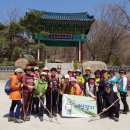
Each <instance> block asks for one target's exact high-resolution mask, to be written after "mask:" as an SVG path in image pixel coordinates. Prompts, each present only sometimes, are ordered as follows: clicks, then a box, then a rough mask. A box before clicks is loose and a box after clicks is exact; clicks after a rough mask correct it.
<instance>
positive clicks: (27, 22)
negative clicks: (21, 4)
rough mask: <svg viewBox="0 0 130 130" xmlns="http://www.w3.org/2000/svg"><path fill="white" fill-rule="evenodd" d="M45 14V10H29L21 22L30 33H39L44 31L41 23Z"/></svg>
mask: <svg viewBox="0 0 130 130" xmlns="http://www.w3.org/2000/svg"><path fill="white" fill-rule="evenodd" d="M43 14H44V12H43V11H37V10H29V11H28V12H26V15H25V16H24V17H23V18H21V19H20V24H21V25H22V26H24V27H25V28H26V30H27V31H28V32H30V33H39V32H41V31H43V30H42V24H41V23H42V22H41V19H42V17H43Z"/></svg>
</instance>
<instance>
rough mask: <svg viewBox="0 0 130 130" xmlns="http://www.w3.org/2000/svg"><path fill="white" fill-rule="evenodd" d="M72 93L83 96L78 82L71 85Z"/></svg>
mask: <svg viewBox="0 0 130 130" xmlns="http://www.w3.org/2000/svg"><path fill="white" fill-rule="evenodd" d="M73 94H74V95H79V96H83V92H82V90H81V88H80V86H79V85H78V84H75V85H74V86H73Z"/></svg>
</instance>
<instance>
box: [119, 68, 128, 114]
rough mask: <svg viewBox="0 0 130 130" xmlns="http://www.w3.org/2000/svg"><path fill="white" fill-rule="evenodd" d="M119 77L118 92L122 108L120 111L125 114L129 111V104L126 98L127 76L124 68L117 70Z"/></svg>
mask: <svg viewBox="0 0 130 130" xmlns="http://www.w3.org/2000/svg"><path fill="white" fill-rule="evenodd" d="M119 74H120V79H119V92H120V96H121V101H122V103H123V106H124V109H123V110H122V111H121V113H122V114H127V112H129V106H128V103H127V100H126V97H127V93H128V90H127V82H128V80H127V77H126V71H125V70H124V69H120V70H119Z"/></svg>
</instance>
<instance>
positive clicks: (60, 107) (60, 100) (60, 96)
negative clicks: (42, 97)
mask: <svg viewBox="0 0 130 130" xmlns="http://www.w3.org/2000/svg"><path fill="white" fill-rule="evenodd" d="M61 111H62V95H59V102H58V112H59V113H60V112H61Z"/></svg>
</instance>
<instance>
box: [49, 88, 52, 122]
mask: <svg viewBox="0 0 130 130" xmlns="http://www.w3.org/2000/svg"><path fill="white" fill-rule="evenodd" d="M49 114H50V113H49ZM51 115H52V89H51ZM51 122H52V119H51Z"/></svg>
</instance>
